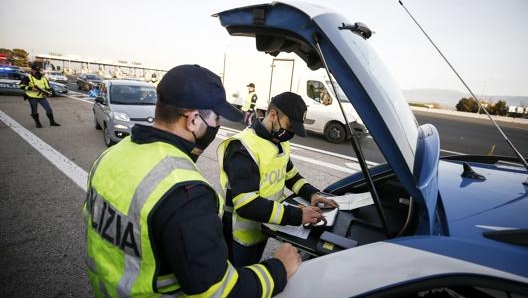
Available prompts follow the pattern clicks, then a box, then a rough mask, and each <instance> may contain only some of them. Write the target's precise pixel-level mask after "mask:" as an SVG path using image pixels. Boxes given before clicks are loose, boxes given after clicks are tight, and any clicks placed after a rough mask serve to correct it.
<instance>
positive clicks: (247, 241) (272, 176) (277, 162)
mask: <svg viewBox="0 0 528 298" xmlns="http://www.w3.org/2000/svg"><path fill="white" fill-rule="evenodd" d="M233 140H240V142H241V143H242V144H243V145H244V147H246V149H247V150H248V152H249V154H250V155H251V157H252V158H253V160H254V161H255V163H256V164H257V165H258V168H259V172H260V182H259V183H260V184H259V185H260V188H259V189H258V190H257V191H255V192H249V193H242V194H239V195H237V196H236V197H234V198H233V207H234V208H233V209H234V210H233V239H234V240H235V241H237V242H238V243H240V244H242V245H246V246H248V245H253V244H256V243H259V242H261V241H263V240H265V239H266V236H265V235H264V234H262V232H261V229H260V225H261V223H260V222H257V221H253V220H251V219H247V218H243V217H241V216H240V215H238V213H237V212H236V210H237V209H239V208H240V207H242V206H244V205H246V204H247V203H249V202H251V201H253V200H255V199H256V198H258V197H259V196H260V197H263V198H266V199H269V200H272V201H275V203H274V206H273V211H272V213H271V216H270V217H269V219H268V221H267V222H268V223H272V224H280V222H281V221H282V218H283V215H284V205H283V204H282V203H281V202H282V201H283V200H284V198H285V197H284V186H285V182H286V179H287V178H288V177H293V175H295V173H286V167H287V165H288V160H289V158H290V144H289V143H288V142H284V143H281V146H282V150H283V151H282V153H279V149H278V148H277V145H275V144H273V143H272V142H271V141H268V140H266V139H263V138H261V137H259V136H258V135H257V134H256V133H255V131H254V130H253V129H252V128H247V129H245V130H243V131H242V132H240V133H238V134H236V135H234V136H232V137H231V138H229V139H227V140H225V141H224V142H222V143H221V144H220V146H219V147H218V150H217V156H218V162H219V163H220V185H221V186H222V188H223V190H224V191H226V190H227V188H229V181H228V177H227V174H226V173H225V170H224V165H223V162H224V153H225V151H226V149H227V147H228V145H229V143H230V142H231V141H233Z"/></svg>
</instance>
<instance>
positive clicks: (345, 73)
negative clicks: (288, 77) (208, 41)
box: [214, 2, 440, 234]
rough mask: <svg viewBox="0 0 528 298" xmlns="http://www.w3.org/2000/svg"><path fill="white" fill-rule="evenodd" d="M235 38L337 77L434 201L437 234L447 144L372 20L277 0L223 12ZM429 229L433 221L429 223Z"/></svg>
mask: <svg viewBox="0 0 528 298" xmlns="http://www.w3.org/2000/svg"><path fill="white" fill-rule="evenodd" d="M214 16H217V17H219V19H220V23H221V24H222V26H224V27H225V28H226V29H227V31H228V32H229V34H231V35H233V36H248V37H254V38H255V41H256V48H257V50H258V51H262V52H266V53H269V54H271V55H273V56H276V55H278V54H279V53H281V52H287V53H291V52H293V53H296V54H297V55H298V56H299V57H300V58H302V59H303V60H304V61H305V62H306V64H307V66H308V67H309V68H310V69H312V70H316V69H319V68H324V65H325V63H324V62H326V64H327V66H328V68H327V69H328V71H329V72H330V73H331V74H332V75H333V77H334V78H335V80H336V81H337V82H338V84H339V85H340V87H341V88H342V89H343V91H344V93H345V94H346V96H347V97H348V99H349V100H350V102H351V103H352V105H353V106H354V108H355V109H356V111H357V112H358V114H359V115H360V117H361V119H362V120H363V122H364V124H365V125H366V126H367V128H368V130H369V131H370V134H371V135H372V138H373V139H374V141H375V142H376V143H377V145H378V147H379V149H380V151H381V152H382V153H383V155H384V157H385V159H386V160H387V162H388V163H389V165H390V166H391V168H392V169H393V171H394V173H395V174H396V175H397V176H398V178H399V180H400V182H401V183H402V185H403V187H404V188H405V189H406V191H407V192H408V193H409V194H410V195H411V196H413V197H414V198H415V199H416V200H417V202H418V203H419V204H423V205H426V210H427V213H428V214H427V219H426V220H427V221H428V222H429V225H428V228H425V230H423V231H419V233H424V234H431V233H432V225H433V224H432V221H433V218H434V216H433V214H434V210H435V208H436V202H437V199H438V177H437V176H438V175H437V172H438V159H439V152H440V143H439V137H438V132H437V130H436V128H435V127H434V126H432V125H423V126H418V124H417V121H416V119H415V117H414V115H413V113H412V112H411V110H410V108H409V105H408V103H407V101H406V100H405V98H404V97H403V95H402V93H401V91H400V89H399V88H398V87H397V86H396V84H394V82H393V80H392V78H391V76H390V75H388V72H387V71H386V70H385V67H384V66H383V63H381V62H380V59H378V57H377V55H376V53H375V51H374V50H373V49H372V48H371V46H370V45H369V43H368V38H369V37H370V35H371V33H370V30H369V29H368V28H366V26H365V25H363V24H361V23H354V22H350V21H349V20H348V19H346V18H345V17H343V16H341V15H339V14H338V13H336V12H334V11H331V10H328V9H326V8H323V7H320V6H317V5H314V4H308V3H295V4H293V3H282V2H273V3H271V4H262V5H254V6H247V7H242V8H235V9H231V10H227V11H223V12H220V13H218V14H215V15H214ZM426 226H427V225H426Z"/></svg>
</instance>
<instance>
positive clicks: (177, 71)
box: [157, 64, 243, 121]
mask: <svg viewBox="0 0 528 298" xmlns="http://www.w3.org/2000/svg"><path fill="white" fill-rule="evenodd" d="M157 92H158V99H159V101H161V102H163V103H165V104H168V105H173V106H176V107H179V108H184V109H198V110H213V111H214V112H215V113H217V114H218V115H220V116H222V117H224V118H226V119H228V120H231V121H241V120H242V118H243V114H242V112H241V111H240V110H238V109H237V108H235V107H234V106H232V105H231V104H230V103H228V102H227V101H226V93H225V89H224V86H223V85H222V81H221V80H220V77H219V76H217V75H216V74H214V73H213V72H212V71H210V70H209V69H207V68H204V67H201V66H200V65H196V64H194V65H191V64H185V65H179V66H176V67H174V68H173V69H171V70H169V71H168V72H167V73H166V74H165V75H164V76H163V78H162V79H161V81H160V82H159V84H158V87H157Z"/></svg>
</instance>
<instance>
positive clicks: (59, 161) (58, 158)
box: [0, 110, 88, 191]
mask: <svg viewBox="0 0 528 298" xmlns="http://www.w3.org/2000/svg"><path fill="white" fill-rule="evenodd" d="M0 120H1V121H2V122H4V123H5V124H6V125H7V126H8V127H10V128H11V129H12V130H13V131H14V132H16V133H17V134H18V135H19V136H20V137H22V139H24V140H25V141H26V142H28V143H29V145H31V146H32V147H33V148H35V149H36V150H37V151H38V152H39V153H40V154H42V156H44V157H45V158H46V159H48V160H49V161H50V162H51V163H52V164H53V165H54V166H56V167H57V168H58V169H59V170H60V171H61V172H63V173H64V174H65V175H66V176H67V177H69V178H70V179H71V180H72V181H73V182H74V183H75V184H77V185H78V186H79V187H80V188H81V189H83V190H84V191H86V181H87V179H88V173H87V172H86V171H85V170H83V169H82V168H81V167H79V166H78V165H76V164H75V163H74V162H73V161H71V160H69V159H68V158H67V157H66V156H64V155H62V154H61V153H60V152H59V151H57V150H55V149H53V147H51V146H50V145H48V144H47V143H46V142H44V141H43V140H41V139H40V138H39V137H37V136H36V135H34V134H33V133H32V132H30V131H29V130H27V129H26V128H25V127H23V126H22V125H20V124H19V123H18V122H16V121H15V120H14V119H13V118H11V117H9V116H8V115H7V114H5V113H4V112H3V111H1V110H0Z"/></svg>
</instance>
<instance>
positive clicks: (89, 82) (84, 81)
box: [77, 73, 103, 91]
mask: <svg viewBox="0 0 528 298" xmlns="http://www.w3.org/2000/svg"><path fill="white" fill-rule="evenodd" d="M102 80H103V79H102V78H101V77H100V76H98V75H96V74H86V73H83V74H81V75H80V76H79V77H78V78H77V88H79V90H85V91H89V90H90V89H92V88H94V87H95V86H97V85H98V84H99V83H101V81H102Z"/></svg>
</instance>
